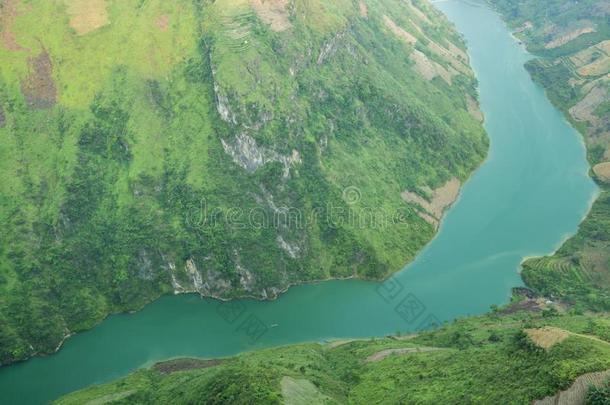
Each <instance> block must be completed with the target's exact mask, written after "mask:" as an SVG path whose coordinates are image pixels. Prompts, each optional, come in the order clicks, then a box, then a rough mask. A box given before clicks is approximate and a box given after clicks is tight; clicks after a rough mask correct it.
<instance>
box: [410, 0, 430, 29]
mask: <svg viewBox="0 0 610 405" xmlns="http://www.w3.org/2000/svg"><path fill="white" fill-rule="evenodd" d="M407 4H408V5H409V8H410V9H411V11H412V12H413V14H415V15H416V16H417V18H419V19H420V20H422V21H424V22H426V23H428V24H432V22H431V21H430V19H429V18H428V16H427V15H426V14H424V12H423V11H421V10H420V9H419V8H417V7H416V6H415V5H414V4H413V2H412V1H411V0H409V1H407Z"/></svg>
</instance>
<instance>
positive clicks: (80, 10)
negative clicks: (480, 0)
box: [0, 0, 487, 364]
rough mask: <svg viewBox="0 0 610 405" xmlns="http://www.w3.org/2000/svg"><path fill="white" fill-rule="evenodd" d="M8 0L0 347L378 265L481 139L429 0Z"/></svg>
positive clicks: (424, 225)
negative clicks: (193, 300)
mask: <svg viewBox="0 0 610 405" xmlns="http://www.w3.org/2000/svg"><path fill="white" fill-rule="evenodd" d="M0 7H1V8H0V61H1V62H2V63H0V179H1V180H2V181H0V221H1V223H2V224H3V226H2V231H1V233H0V364H7V363H10V362H13V361H16V360H20V359H24V358H26V357H28V356H31V355H34V354H41V353H50V352H52V351H54V350H55V349H56V348H57V347H58V345H59V344H60V342H62V340H63V339H64V337H65V336H67V335H68V334H70V333H73V332H77V331H81V330H84V329H87V328H90V327H92V326H93V325H95V324H96V323H97V322H99V321H101V320H102V319H103V318H104V317H105V316H106V315H107V314H109V313H113V312H118V311H131V310H136V309H138V308H140V307H141V306H143V305H144V304H146V303H147V302H149V301H150V300H152V299H154V298H156V297H158V296H159V295H161V294H165V293H174V292H175V293H180V292H199V293H201V294H203V295H206V296H215V297H223V298H232V297H244V296H250V297H254V298H259V299H267V298H274V297H276V296H277V295H278V294H279V293H280V292H281V291H283V290H285V289H286V288H288V287H289V286H290V285H291V284H295V283H300V282H306V281H313V280H321V279H327V278H347V277H361V278H368V279H381V278H384V277H386V276H388V275H389V274H391V273H392V272H394V271H397V270H399V269H400V268H402V267H403V266H404V265H405V264H406V263H407V262H409V261H410V260H411V259H413V257H414V256H415V255H416V253H417V252H418V251H419V250H420V249H421V248H422V247H423V246H424V245H425V244H426V243H427V242H428V241H429V240H430V239H431V238H432V237H433V235H434V234H435V231H436V227H437V226H438V223H439V220H440V217H441V216H442V213H443V210H444V209H445V208H446V207H447V206H448V205H449V204H450V203H451V202H452V201H453V200H454V199H455V197H456V196H457V192H458V189H459V185H460V183H461V182H463V181H464V180H465V179H466V178H467V177H468V176H469V174H470V173H471V172H472V171H473V170H474V169H475V168H476V167H477V166H478V165H479V164H480V162H481V161H482V159H483V157H484V156H485V153H486V150H487V139H486V137H485V133H484V131H483V129H482V126H481V119H482V117H481V114H480V112H479V111H478V108H477V102H476V98H477V95H476V91H475V84H476V81H475V78H474V75H473V73H472V71H471V70H470V68H469V66H468V57H467V55H466V53H465V47H464V43H463V41H462V39H461V38H460V36H459V35H458V34H457V33H456V32H455V31H454V30H453V28H452V27H451V26H450V25H449V24H448V22H447V21H446V20H445V18H444V17H443V16H442V15H441V14H440V13H439V12H438V11H436V10H435V9H434V8H432V6H431V5H429V4H428V3H427V2H425V1H416V0H413V1H408V2H405V1H399V0H369V1H367V2H366V3H365V2H363V1H356V0H353V1H352V0H338V1H332V2H328V1H322V0H265V1H263V0H216V1H211V0H175V1H171V2H166V1H161V0H129V1H127V0H87V1H85V0H52V1H50V0H28V1H25V0H2V1H0Z"/></svg>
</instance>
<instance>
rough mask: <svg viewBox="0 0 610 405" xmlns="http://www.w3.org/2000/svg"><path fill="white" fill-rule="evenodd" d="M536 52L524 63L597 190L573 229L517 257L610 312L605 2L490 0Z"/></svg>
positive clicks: (549, 283) (609, 52)
mask: <svg viewBox="0 0 610 405" xmlns="http://www.w3.org/2000/svg"><path fill="white" fill-rule="evenodd" d="M490 3H491V4H493V5H494V6H495V7H496V8H497V9H498V10H499V11H500V12H501V13H502V15H503V16H504V17H505V19H506V21H507V23H508V24H509V26H510V27H511V28H513V29H514V30H515V32H516V35H517V36H518V37H519V38H520V39H522V40H523V41H524V43H525V44H526V45H527V48H528V50H529V51H530V52H532V53H533V54H534V55H535V56H536V58H534V59H532V60H531V61H529V62H528V63H527V64H526V68H527V69H528V70H529V72H530V73H531V74H532V77H533V78H534V80H535V81H537V82H538V83H540V84H541V85H542V86H543V87H544V88H545V90H546V91H547V95H548V97H549V99H550V100H551V101H552V102H553V104H555V105H556V106H557V107H558V108H559V109H560V110H562V111H563V112H564V114H565V116H566V118H567V119H568V120H569V121H570V122H571V123H572V125H573V126H574V127H575V128H577V129H578V130H579V131H580V132H581V133H582V134H583V137H584V140H585V143H586V146H587V151H588V157H589V161H590V162H591V166H592V176H593V177H594V179H595V180H596V181H597V182H598V184H599V187H600V195H599V197H598V199H597V201H595V203H594V204H593V207H592V209H591V212H590V213H589V215H588V216H587V217H586V218H585V220H584V221H583V223H582V224H581V226H580V228H579V231H578V233H577V234H576V235H575V236H574V237H572V238H571V239H569V240H568V241H567V242H566V243H565V244H564V245H563V246H562V247H561V248H560V249H559V250H558V251H557V252H556V253H555V254H554V255H552V256H550V257H543V258H535V259H530V260H527V261H526V262H525V263H524V264H523V278H524V281H525V282H526V284H527V285H528V286H530V287H532V288H534V289H536V290H537V291H538V292H540V293H542V294H544V295H546V296H547V297H551V298H560V299H562V300H563V301H565V302H566V303H568V304H571V305H577V306H578V307H579V308H581V309H593V310H597V311H610V3H609V2H608V1H606V0H584V1H565V0H552V1H548V2H540V1H535V0H525V1H518V0H490Z"/></svg>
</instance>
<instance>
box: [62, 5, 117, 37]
mask: <svg viewBox="0 0 610 405" xmlns="http://www.w3.org/2000/svg"><path fill="white" fill-rule="evenodd" d="M65 1H66V4H67V5H68V14H69V15H70V27H72V28H73V29H74V31H76V33H77V34H78V35H85V34H88V33H90V32H92V31H95V30H96V29H98V28H101V27H103V26H104V25H107V24H109V23H110V20H109V19H108V11H107V10H106V0H65Z"/></svg>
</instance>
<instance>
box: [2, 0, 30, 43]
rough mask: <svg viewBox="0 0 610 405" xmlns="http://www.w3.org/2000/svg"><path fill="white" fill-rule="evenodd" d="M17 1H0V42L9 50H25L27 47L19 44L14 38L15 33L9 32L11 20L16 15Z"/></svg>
mask: <svg viewBox="0 0 610 405" xmlns="http://www.w3.org/2000/svg"><path fill="white" fill-rule="evenodd" d="M17 15H18V13H17V1H16V0H4V1H0V43H1V44H2V45H3V46H4V47H5V48H6V49H8V50H9V51H13V52H17V51H26V50H27V49H26V48H24V47H22V46H21V45H19V44H18V43H17V41H16V39H15V34H13V33H12V32H11V27H12V25H13V20H14V19H15V17H17Z"/></svg>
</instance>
